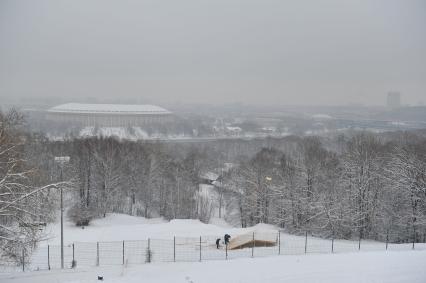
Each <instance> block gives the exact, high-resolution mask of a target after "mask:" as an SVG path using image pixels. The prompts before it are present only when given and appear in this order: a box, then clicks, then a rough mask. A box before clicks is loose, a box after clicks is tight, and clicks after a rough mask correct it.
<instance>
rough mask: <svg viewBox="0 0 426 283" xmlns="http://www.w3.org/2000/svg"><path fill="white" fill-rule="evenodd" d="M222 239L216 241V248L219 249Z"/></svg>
mask: <svg viewBox="0 0 426 283" xmlns="http://www.w3.org/2000/svg"><path fill="white" fill-rule="evenodd" d="M219 243H220V238H219V239H217V240H216V248H217V249H219Z"/></svg>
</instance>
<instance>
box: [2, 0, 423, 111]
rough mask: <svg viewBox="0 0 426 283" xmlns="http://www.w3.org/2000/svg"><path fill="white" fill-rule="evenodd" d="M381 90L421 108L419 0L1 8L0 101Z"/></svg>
mask: <svg viewBox="0 0 426 283" xmlns="http://www.w3.org/2000/svg"><path fill="white" fill-rule="evenodd" d="M389 90H398V91H400V92H401V93H402V100H403V103H411V104H415V103H417V102H419V101H423V102H425V103H426V1H425V0H418V1H414V0H399V1H394V0H377V1H375V0H352V1H349V0H311V1H307V0H306V1H305V0H297V1H296V0H294V1H286V0H277V1H272V0H258V1H253V0H166V1H162V0H150V1H143V0H140V1H136V0H135V1H128V0H116V1H107V0H99V1H91V0H69V1H59V0H51V1H19V0H11V1H5V0H0V98H10V97H19V96H26V97H33V98H40V97H52V96H64V97H65V96H66V97H69V100H70V101H75V102H78V101H79V99H81V98H84V97H96V98H98V99H102V98H120V97H124V98H126V97H137V98H138V99H140V101H141V102H150V103H160V104H161V103H164V102H169V103H170V102H173V101H176V102H182V103H215V104H221V103H227V102H243V103H249V104H255V103H261V104H264V105H288V104H319V105H324V104H333V105H335V104H345V103H364V104H383V103H384V102H385V97H386V92H387V91H389ZM0 103H1V102H0Z"/></svg>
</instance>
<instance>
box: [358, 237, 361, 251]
mask: <svg viewBox="0 0 426 283" xmlns="http://www.w3.org/2000/svg"><path fill="white" fill-rule="evenodd" d="M360 250H361V236H360V237H359V240H358V251H360Z"/></svg>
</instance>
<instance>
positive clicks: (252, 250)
mask: <svg viewBox="0 0 426 283" xmlns="http://www.w3.org/2000/svg"><path fill="white" fill-rule="evenodd" d="M251 257H254V232H253V244H252V245H251Z"/></svg>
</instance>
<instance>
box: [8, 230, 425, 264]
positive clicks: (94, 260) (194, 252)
mask: <svg viewBox="0 0 426 283" xmlns="http://www.w3.org/2000/svg"><path fill="white" fill-rule="evenodd" d="M218 239H219V241H218V242H219V245H218V246H217V240H218ZM423 240H424V239H423ZM410 249H424V250H426V244H424V243H418V242H415V241H413V242H412V243H392V242H389V241H386V242H376V241H368V240H358V241H349V240H337V239H321V238H318V237H314V236H313V235H310V234H308V233H306V234H305V235H304V236H295V235H289V234H286V233H281V232H277V233H264V232H263V233H260V232H254V233H249V234H243V235H234V236H233V237H232V238H231V241H230V243H229V244H228V245H225V243H224V240H223V237H221V236H201V237H198V238H184V237H174V238H173V239H147V240H139V241H114V242H91V243H88V242H75V243H73V244H71V245H66V246H64V267H65V268H73V267H90V266H109V265H133V264H143V263H150V262H185V261H187V262H188V261H205V260H227V259H233V258H241V257H262V256H273V255H299V254H312V253H347V252H358V251H384V250H410ZM0 267H1V268H0V271H3V272H4V271H19V270H20V271H26V270H50V269H59V268H61V247H60V246H56V245H55V246H52V245H49V246H45V247H39V248H38V249H37V250H35V251H34V252H33V254H32V255H31V257H28V256H26V253H25V251H23V253H22V257H21V258H20V259H19V263H18V264H16V262H15V263H14V264H13V263H12V262H9V263H8V262H2V263H1V265H0Z"/></svg>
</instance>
